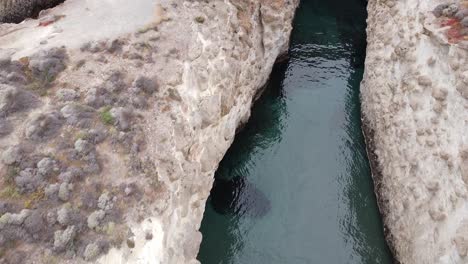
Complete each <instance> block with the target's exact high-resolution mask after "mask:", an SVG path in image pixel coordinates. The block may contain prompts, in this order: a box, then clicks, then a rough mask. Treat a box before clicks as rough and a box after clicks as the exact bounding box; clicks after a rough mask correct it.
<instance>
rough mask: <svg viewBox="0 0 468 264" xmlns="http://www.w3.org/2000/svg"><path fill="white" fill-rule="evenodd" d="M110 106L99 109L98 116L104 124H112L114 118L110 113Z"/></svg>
mask: <svg viewBox="0 0 468 264" xmlns="http://www.w3.org/2000/svg"><path fill="white" fill-rule="evenodd" d="M110 110H111V107H110V106H106V107H104V109H102V110H101V113H100V117H101V121H102V122H103V123H104V124H106V125H113V124H114V122H115V120H114V117H113V116H112V114H111V113H110Z"/></svg>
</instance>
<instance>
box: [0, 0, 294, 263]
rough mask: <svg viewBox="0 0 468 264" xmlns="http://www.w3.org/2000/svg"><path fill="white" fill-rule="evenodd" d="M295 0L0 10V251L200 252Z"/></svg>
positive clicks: (136, 259) (109, 255)
mask: <svg viewBox="0 0 468 264" xmlns="http://www.w3.org/2000/svg"><path fill="white" fill-rule="evenodd" d="M297 5H298V1H297V0H258V1H240V0H229V1H177V2H175V1H168V0H161V1H158V0H140V1H128V0H110V1H101V0H87V1H84V0H68V1H66V2H65V3H64V4H62V5H59V6H57V7H56V8H54V9H51V10H47V11H43V12H41V14H40V16H39V18H38V19H37V20H32V19H28V20H26V21H24V22H22V23H20V24H0V66H1V67H0V153H1V155H0V161H1V163H0V174H1V177H0V263H82V262H87V261H91V262H97V263H113V264H114V263H164V264H166V263H197V261H196V259H195V258H196V255H197V253H198V248H199V244H200V242H201V239H202V236H201V233H200V232H199V231H198V229H199V227H200V223H201V220H202V216H203V212H204V207H205V202H206V199H207V197H208V195H209V192H210V189H211V186H212V183H213V174H214V172H215V170H216V168H217V166H218V163H219V161H220V160H221V159H222V157H223V155H224V153H225V152H226V150H227V149H228V147H229V146H230V144H231V143H232V141H233V139H234V135H235V132H236V129H237V128H238V127H239V125H240V124H242V123H243V122H246V121H247V120H248V118H249V115H250V108H251V105H252V101H253V99H254V97H255V95H256V94H257V92H258V91H259V90H260V88H261V87H262V86H263V85H264V84H265V82H266V81H267V79H268V77H269V74H270V72H271V69H272V66H273V64H274V62H275V60H276V58H277V57H278V56H279V55H280V54H282V53H284V52H286V51H287V47H288V41H289V35H290V32H291V27H292V26H291V23H292V19H293V16H294V10H295V8H296V7H297ZM109 10H112V12H109Z"/></svg>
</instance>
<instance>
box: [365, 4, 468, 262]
mask: <svg viewBox="0 0 468 264" xmlns="http://www.w3.org/2000/svg"><path fill="white" fill-rule="evenodd" d="M439 4H443V5H439ZM467 8H468V6H467V2H466V1H453V2H449V1H447V2H446V3H445V2H441V1H435V0H424V1H422V0H403V1H395V0H386V1H377V0H369V2H368V12H369V18H368V29H367V33H368V47H367V58H366V65H365V69H366V70H365V74H364V80H363V82H362V85H361V99H362V113H363V123H364V131H365V133H366V137H367V143H368V149H369V153H370V158H371V164H372V167H373V168H372V169H373V177H374V181H375V188H376V193H377V196H378V200H379V205H380V210H381V212H382V214H383V217H384V224H385V227H386V234H387V241H388V242H389V244H390V246H391V248H392V249H393V251H394V254H395V257H396V259H397V261H399V262H401V263H405V264H413V263H418V264H419V263H425V264H426V263H427V264H429V263H468V257H467V253H468V203H467V202H468V200H467V194H468V193H467V184H468V169H467V168H468V167H467V164H468V163H467V162H468V152H467V151H468V142H467V137H466V131H468V123H467V121H468V115H467V113H468V112H467V107H468V96H467V94H468V93H467V88H468V64H467V51H468V50H467V41H466V40H467V37H466V36H467V35H468V34H467V33H468V31H466V27H467V26H468V25H465V24H464V22H463V21H464V20H463V19H464V18H465V17H466V16H465V14H468V12H467Z"/></svg>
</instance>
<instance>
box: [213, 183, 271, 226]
mask: <svg viewBox="0 0 468 264" xmlns="http://www.w3.org/2000/svg"><path fill="white" fill-rule="evenodd" d="M211 204H212V205H213V208H214V209H215V210H216V212H218V213H220V214H238V215H246V216H253V217H262V216H265V215H266V214H267V213H268V212H269V211H270V210H271V203H270V201H269V200H268V198H267V197H266V196H265V194H263V193H262V192H261V191H260V190H259V189H257V188H256V187H255V186H254V185H253V184H252V183H250V182H248V181H247V179H246V178H245V177H241V176H237V177H234V178H232V179H230V180H225V179H215V182H214V185H213V189H212V190H211Z"/></svg>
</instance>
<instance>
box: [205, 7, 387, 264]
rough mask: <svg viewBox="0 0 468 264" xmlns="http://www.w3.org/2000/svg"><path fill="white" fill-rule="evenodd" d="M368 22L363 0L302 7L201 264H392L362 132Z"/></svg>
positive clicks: (232, 157) (243, 141)
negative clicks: (361, 92)
mask: <svg viewBox="0 0 468 264" xmlns="http://www.w3.org/2000/svg"><path fill="white" fill-rule="evenodd" d="M365 18H366V11H365V1H364V0H362V1H360V0H348V1H344V0H333V1H324V0H308V1H302V4H301V6H300V8H299V9H298V11H297V14H296V19H295V25H294V27H295V29H294V31H293V35H292V40H291V48H290V59H289V61H288V62H286V63H283V64H280V65H277V66H276V67H275V69H274V71H273V73H272V77H271V80H270V84H269V85H268V88H267V89H266V91H265V93H264V95H263V96H262V97H261V98H260V99H259V101H257V103H256V104H255V107H254V108H253V110H252V116H251V118H250V120H249V123H248V124H247V126H246V127H245V128H244V129H243V130H242V131H241V132H240V133H239V134H238V135H237V137H236V140H235V142H234V143H233V145H232V147H231V148H230V149H229V151H228V153H227V154H226V156H225V158H224V159H223V161H222V162H221V164H220V167H219V169H218V171H217V173H216V178H217V182H218V183H219V182H222V183H223V184H224V185H223V186H226V185H225V184H226V182H230V183H232V184H231V185H228V187H226V188H227V189H228V191H229V192H231V193H230V194H229V195H220V194H219V190H218V191H217V192H212V195H211V197H210V199H209V200H208V202H207V205H206V211H205V215H204V218H203V222H202V226H201V231H202V234H203V242H202V244H201V248H200V253H199V256H198V259H199V260H200V262H201V263H202V264H218V263H236V264H245V263H278V264H279V263H288V264H294V263H369V264H374V263H392V257H391V254H390V252H389V250H388V247H387V245H386V243H385V240H384V236H383V230H382V223H381V220H380V216H379V213H378V208H377V204H376V199H375V195H374V193H373V185H372V180H371V175H370V169H369V163H368V160H367V157H366V152H365V145H364V139H363V136H362V133H361V127H360V125H361V124H360V108H359V83H360V81H361V79H362V74H363V63H364V57H365V45H366V41H365V37H366V36H365ZM239 177H243V180H242V181H239ZM233 179H235V180H233ZM239 182H240V183H239ZM218 186H219V185H218ZM246 186H248V187H247V188H246ZM223 188H224V187H223ZM214 190H216V188H215V189H214ZM226 196H228V197H231V198H232V199H231V201H230V202H226ZM256 197H257V198H256ZM258 197H261V199H258ZM223 199H224V200H223ZM256 201H259V202H256ZM220 207H222V208H220ZM215 209H216V210H215ZM223 209H224V210H223ZM252 212H253V213H252ZM255 212H259V213H257V214H256V213H255Z"/></svg>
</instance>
